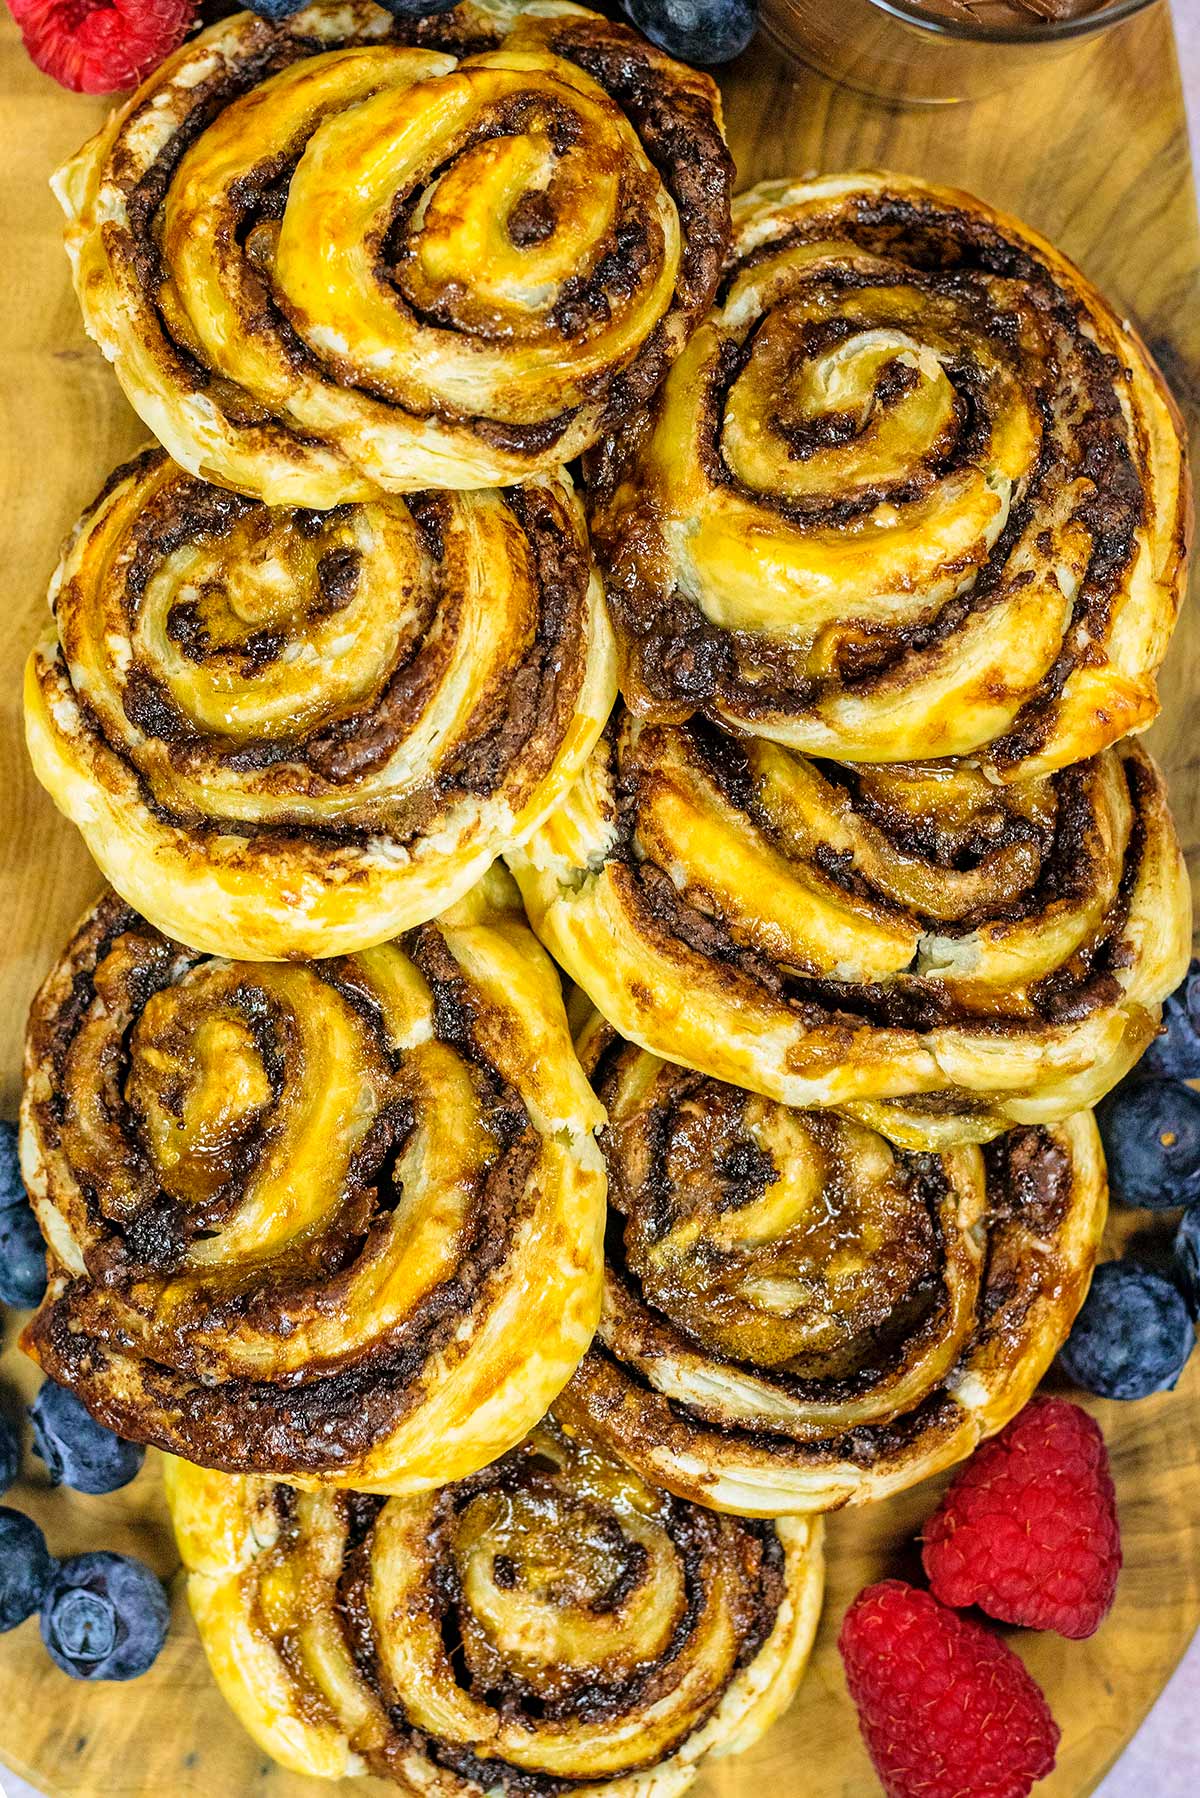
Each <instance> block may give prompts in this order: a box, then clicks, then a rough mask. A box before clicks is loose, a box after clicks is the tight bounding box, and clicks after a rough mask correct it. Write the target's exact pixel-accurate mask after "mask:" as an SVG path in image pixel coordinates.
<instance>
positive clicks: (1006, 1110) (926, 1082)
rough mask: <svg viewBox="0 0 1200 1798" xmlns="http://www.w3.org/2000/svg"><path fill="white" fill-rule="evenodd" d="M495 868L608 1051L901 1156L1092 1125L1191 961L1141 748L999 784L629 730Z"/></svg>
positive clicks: (961, 773) (1162, 805)
mask: <svg viewBox="0 0 1200 1798" xmlns="http://www.w3.org/2000/svg"><path fill="white" fill-rule="evenodd" d="M509 860H510V866H511V867H512V869H513V871H514V873H515V874H516V877H517V881H518V884H519V885H520V887H521V891H522V896H523V898H524V900H525V905H526V909H527V911H528V914H529V918H530V921H531V923H532V924H533V927H534V929H535V930H536V931H537V933H538V935H539V936H540V937H541V939H542V941H543V942H544V943H545V944H546V945H547V947H548V948H549V949H550V951H551V953H552V954H553V955H554V957H555V959H556V960H557V961H558V962H559V963H560V964H561V965H562V967H564V968H565V969H566V971H567V973H568V974H569V975H570V976H571V978H572V979H573V980H575V981H577V982H578V984H579V985H580V986H581V987H582V988H583V990H584V992H585V993H586V994H587V995H588V997H589V998H590V999H591V1001H592V1003H593V1004H594V1005H595V1006H596V1007H597V1008H598V1010H599V1011H600V1012H601V1013H602V1014H603V1015H604V1017H606V1018H607V1019H608V1020H609V1022H610V1023H611V1024H613V1025H614V1026H615V1028H617V1029H618V1030H619V1031H620V1032H621V1034H622V1035H623V1036H625V1037H627V1038H629V1039H630V1040H631V1041H633V1042H636V1043H639V1044H641V1046H642V1047H644V1048H646V1049H649V1050H650V1051H651V1052H652V1053H654V1054H656V1055H661V1056H663V1057H664V1058H666V1059H668V1060H671V1061H678V1062H682V1063H684V1064H685V1065H687V1066H689V1067H694V1068H697V1069H699V1071H700V1072H702V1073H706V1074H711V1075H712V1076H713V1077H714V1078H716V1079H720V1080H726V1081H729V1082H730V1083H731V1084H733V1085H738V1086H745V1087H749V1088H750V1089H751V1090H752V1091H755V1092H759V1093H763V1094H765V1095H766V1096H767V1097H770V1098H774V1099H778V1100H780V1101H781V1102H782V1103H784V1104H786V1105H794V1106H801V1107H814V1106H815V1107H823V1106H834V1107H837V1108H839V1109H841V1110H843V1111H848V1112H850V1113H852V1114H854V1115H856V1116H858V1117H859V1118H860V1119H861V1120H862V1121H863V1122H866V1123H869V1124H871V1125H872V1126H873V1127H874V1128H876V1129H879V1130H882V1131H883V1132H884V1133H885V1134H886V1135H889V1136H892V1137H893V1138H895V1139H896V1140H898V1141H900V1142H904V1143H907V1144H909V1145H910V1146H916V1147H921V1146H933V1147H939V1146H942V1145H944V1144H947V1143H952V1142H960V1141H965V1140H975V1141H983V1140H986V1139H987V1138H988V1137H990V1136H994V1135H996V1134H997V1133H998V1132H999V1131H1001V1130H1003V1129H1006V1128H1007V1127H1008V1126H1009V1125H1011V1124H1034V1123H1045V1122H1053V1121H1056V1120H1058V1119H1061V1118H1065V1117H1068V1116H1069V1115H1070V1114H1071V1113H1072V1112H1075V1111H1078V1110H1080V1109H1081V1108H1083V1107H1086V1106H1089V1105H1092V1104H1094V1103H1095V1102H1096V1101H1097V1100H1098V1099H1099V1098H1100V1097H1101V1096H1102V1095H1103V1094H1104V1093H1105V1092H1107V1091H1108V1090H1109V1088H1110V1087H1112V1086H1113V1085H1115V1083H1116V1082H1117V1080H1118V1079H1120V1077H1121V1076H1122V1075H1123V1074H1124V1073H1125V1072H1126V1071H1127V1070H1128V1069H1129V1068H1130V1067H1131V1066H1132V1064H1133V1063H1134V1061H1136V1059H1137V1057H1138V1056H1139V1055H1140V1054H1141V1052H1142V1050H1143V1049H1144V1048H1145V1047H1146V1045H1147V1043H1148V1042H1149V1041H1150V1040H1151V1038H1152V1037H1153V1036H1154V1034H1155V1032H1156V1030H1157V1028H1158V1022H1159V1017H1160V1014H1161V1006H1162V1001H1163V999H1164V998H1165V997H1166V995H1167V994H1168V993H1169V992H1171V991H1173V989H1174V988H1175V986H1176V985H1177V984H1178V982H1179V981H1180V980H1181V979H1182V977H1183V974H1184V971H1185V969H1186V967H1187V963H1188V955H1189V952H1190V944H1191V898H1190V891H1189V887H1188V882H1187V877H1186V871H1185V868H1184V863H1183V857H1182V853H1181V851H1180V847H1179V842H1178V839H1177V837H1176V835H1175V830H1174V826H1173V825H1172V822H1171V817H1170V813H1169V811H1168V809H1167V800H1166V793H1165V789H1164V786H1163V782H1162V778H1161V776H1160V774H1159V773H1158V771H1157V769H1156V768H1155V766H1154V764H1153V763H1152V762H1151V761H1150V759H1149V757H1148V756H1147V755H1146V754H1145V753H1144V751H1142V750H1141V749H1139V748H1138V747H1137V746H1136V744H1134V743H1132V742H1127V743H1123V744H1121V745H1120V746H1119V747H1117V748H1114V749H1109V750H1106V751H1104V753H1103V754H1101V755H1099V756H1097V757H1095V758H1093V759H1092V760H1091V761H1089V762H1084V763H1081V764H1080V765H1079V766H1077V767H1073V768H1067V769H1062V770H1060V771H1058V772H1056V773H1053V774H1047V775H1038V776H1029V777H1026V779H1024V780H1022V781H1013V782H1009V783H1007V784H1003V785H1001V784H997V783H995V782H994V781H992V780H990V779H988V778H987V776H986V775H985V774H984V773H983V772H982V771H981V770H979V769H978V768H973V767H970V766H969V765H967V764H965V763H955V762H949V763H937V764H929V763H923V764H909V765H906V766H897V767H889V768H865V767H850V766H847V765H844V764H834V763H826V762H816V761H812V760H810V759H808V758H807V757H804V756H801V755H798V754H796V753H795V752H794V751H790V750H787V749H784V748H783V747H781V746H780V745H779V744H775V743H771V742H767V741H765V740H764V739H761V738H748V739H743V740H738V739H736V738H734V737H733V736H731V735H728V734H726V733H725V732H723V731H720V730H718V729H717V728H716V727H714V726H711V725H709V724H707V723H705V722H703V721H700V720H693V721H692V722H691V723H690V724H688V725H682V726H680V725H651V724H646V723H643V722H639V721H638V720H636V719H634V718H632V717H631V716H630V715H629V714H628V713H627V712H620V711H619V712H618V713H617V714H615V715H614V718H613V720H612V723H611V724H610V726H609V729H608V730H607V732H606V733H605V735H604V736H603V737H602V738H601V739H600V742H599V743H598V744H597V747H596V749H595V751H594V752H593V755H592V758H591V760H590V762H589V764H588V767H587V769H586V771H585V773H584V775H583V777H582V778H581V780H580V781H579V782H578V783H577V784H576V786H575V788H574V789H573V791H572V793H571V795H570V797H569V798H568V799H567V801H566V802H565V803H564V804H563V806H562V807H561V808H560V809H559V810H558V811H557V812H556V813H555V814H554V816H553V817H551V818H550V819H549V820H548V821H547V823H546V824H545V825H544V826H543V827H542V828H541V829H540V830H539V831H537V832H535V833H534V835H533V836H532V838H531V839H530V840H529V842H528V843H527V845H526V846H525V848H524V849H522V850H519V851H516V852H514V853H513V854H512V856H511V857H510V858H509Z"/></svg>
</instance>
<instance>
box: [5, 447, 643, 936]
mask: <svg viewBox="0 0 1200 1798" xmlns="http://www.w3.org/2000/svg"><path fill="white" fill-rule="evenodd" d="M51 602H52V605H53V608H54V622H53V625H52V628H51V631H50V633H49V635H48V636H47V637H46V638H45V639H44V641H43V642H42V643H41V644H40V645H39V646H38V648H37V649H36V650H35V651H34V653H33V654H32V656H31V657H30V661H29V666H28V670H27V673H26V686H25V695H26V698H25V716H26V735H27V738H28V743H29V750H30V754H31V756H32V758H33V765H34V769H35V771H36V772H37V775H38V777H39V779H40V780H41V781H42V783H43V785H44V786H46V787H47V788H48V789H49V791H50V793H51V795H52V796H53V798H54V800H55V803H56V804H57V805H58V806H59V808H60V810H62V811H64V812H65V813H66V815H67V816H68V817H69V818H70V819H71V820H72V822H73V823H75V824H76V825H78V827H79V829H80V830H81V831H82V833H83V836H84V839H85V841H86V842H87V845H88V848H89V849H90V850H91V852H92V854H93V856H94V857H95V859H96V861H97V862H98V863H99V864H100V867H101V869H102V871H103V872H104V874H105V875H106V876H107V877H108V879H109V880H111V882H112V884H113V885H114V886H115V887H116V888H117V890H118V892H120V893H121V894H122V896H123V897H124V898H126V899H127V900H128V901H129V902H130V904H131V905H134V906H136V907H137V909H138V910H139V911H140V912H142V913H143V914H144V915H145V916H146V917H147V918H149V919H150V920H151V922H152V923H154V924H156V925H157V926H158V927H159V928H160V929H162V930H164V931H166V932H167V933H168V934H170V935H171V936H175V937H178V938H179V939H180V940H181V941H183V942H186V943H189V944H191V945H192V946H194V947H196V948H201V949H207V950H210V951H211V952H212V953H214V954H221V955H232V956H236V957H239V958H240V959H243V960H260V959H261V960H275V959H283V958H285V957H290V956H325V955H335V954H339V953H342V952H345V951H349V950H355V949H359V948H362V947H364V946H365V945H368V944H371V943H379V942H384V941H387V940H388V939H389V938H391V937H393V936H395V935H396V933H397V932H398V931H400V930H403V929H408V928H409V927H410V926H412V925H416V924H421V923H424V922H425V920H426V919H428V918H431V917H433V916H434V914H435V913H436V912H438V911H440V910H442V909H443V908H444V907H445V906H446V905H447V904H449V903H450V901H451V900H453V899H454V898H456V897H457V896H458V895H459V894H460V893H462V892H464V891H465V890H466V889H467V888H468V887H469V886H470V885H471V883H472V882H473V881H475V880H477V879H478V878H479V876H480V875H481V874H482V873H483V872H484V870H485V869H486V868H487V867H488V866H489V865H490V863H491V862H492V861H493V859H494V858H495V857H496V855H498V854H499V852H500V850H501V849H503V848H507V847H508V846H510V845H511V844H512V843H513V842H515V841H519V840H520V839H521V838H522V837H523V836H525V835H526V834H527V833H528V832H529V831H530V830H531V829H533V828H534V826H535V825H536V824H537V823H538V822H539V821H540V819H541V818H542V817H544V816H545V814H546V813H547V812H549V811H550V810H551V809H552V808H553V806H554V805H556V804H557V803H558V801H559V800H560V799H561V797H562V795H563V794H564V793H565V792H566V791H567V789H568V788H569V786H570V784H571V782H572V780H573V779H574V778H575V776H576V775H577V774H578V773H579V771H580V769H581V768H582V766H583V764H584V761H585V758H586V756H587V754H588V751H589V749H590V748H591V746H592V744H593V743H594V742H595V740H596V738H597V736H598V734H599V732H600V730H601V729H602V727H603V724H604V721H605V719H606V718H607V717H608V714H609V711H610V709H611V706H612V701H613V696H614V693H615V690H616V689H615V659H614V655H613V649H612V634H611V629H610V626H609V623H608V619H607V615H606V612H605V607H604V600H603V594H602V592H601V588H600V582H599V579H598V577H597V576H596V574H595V572H594V570H593V569H592V566H591V560H590V556H589V553H588V547H587V534H586V530H585V527H584V523H583V518H582V513H581V510H580V507H579V504H578V502H577V500H576V498H575V496H574V494H573V493H572V491H571V487H570V483H569V481H568V479H567V477H566V476H565V475H563V476H561V477H559V478H558V479H556V480H554V481H548V482H534V483H530V484H529V485H528V486H525V487H522V488H519V489H513V490H511V491H509V492H507V493H499V492H496V491H494V490H493V491H485V492H473V493H457V494H456V493H421V494H411V495H409V496H408V497H407V498H404V499H402V498H400V497H398V496H386V495H381V496H379V497H378V498H376V499H375V500H368V501H363V502H361V503H358V504H354V505H347V506H339V507H336V508H334V509H333V510H332V511H329V512H324V513H321V512H312V511H302V510H297V509H294V508H288V507H278V508H272V507H268V506H264V505H263V504H261V502H259V501H256V500H249V499H245V498H242V497H240V496H239V495H236V494H231V493H228V492H226V491H224V490H223V489H221V488H217V487H211V486H208V485H206V484H205V483H204V482H202V481H197V480H196V479H195V478H194V477H193V476H191V475H188V474H185V473H184V472H183V470H182V469H180V468H179V467H177V466H176V464H175V463H173V462H171V461H170V460H169V458H168V457H167V456H166V455H165V454H164V453H163V452H162V451H160V450H159V451H148V452H147V453H146V454H145V455H143V456H142V457H140V458H139V459H138V460H136V461H134V462H131V463H129V464H128V465H127V466H125V467H124V468H120V469H118V470H117V471H116V473H115V474H114V475H113V476H112V478H111V479H110V481H109V483H108V485H107V487H106V488H105V489H104V491H103V492H102V493H101V495H100V497H99V499H98V500H97V501H96V503H95V505H94V506H93V507H92V508H91V510H90V511H88V512H87V513H86V514H85V515H84V517H83V519H82V520H81V522H80V524H79V525H78V527H77V528H76V530H75V533H74V535H73V537H72V538H71V539H70V541H69V542H68V544H67V547H66V549H65V551H64V554H63V559H62V562H61V564H60V566H59V569H58V572H57V574H56V575H55V577H54V581H53V583H52V586H51Z"/></svg>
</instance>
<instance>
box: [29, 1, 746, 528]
mask: <svg viewBox="0 0 1200 1798" xmlns="http://www.w3.org/2000/svg"><path fill="white" fill-rule="evenodd" d="M731 175H732V164H731V162H730V160H729V155H728V152H727V150H726V148H725V143H724V138H723V136H722V131H721V111H720V100H719V96H718V94H717V90H716V87H715V85H714V84H713V82H712V81H711V80H710V79H709V78H708V76H706V75H701V74H696V73H695V72H693V71H692V70H690V69H685V68H684V67H682V65H680V64H678V63H675V62H673V61H672V60H671V59H670V58H669V57H667V56H664V55H663V54H662V53H661V52H660V51H658V50H655V49H654V48H653V47H652V46H650V45H649V44H647V43H646V42H645V41H644V40H643V39H642V38H640V37H639V36H638V35H637V33H636V32H633V31H631V30H630V29H629V28H628V27H627V26H625V25H622V24H618V23H613V22H611V21H609V20H607V19H602V18H600V17H598V16H597V15H596V14H594V13H589V12H586V11H584V10H583V9H581V8H579V7H576V6H572V5H569V4H566V0H534V4H532V5H530V6H528V7H525V8H522V7H521V6H519V5H517V4H515V3H514V0H464V4H462V5H459V6H456V7H454V8H453V9H452V10H451V11H450V12H446V13H439V14H437V15H434V16H430V17H427V18H421V19H402V18H396V17H394V16H393V15H392V14H390V13H388V12H386V11H385V10H384V9H383V8H381V7H378V6H375V5H372V4H370V0H347V3H346V4H343V5H332V4H331V5H313V6H309V7H306V8H305V9H304V10H302V11H301V12H298V13H295V14H293V15H292V16H291V17H290V18H288V19H285V20H282V21H281V22H279V23H277V24H271V23H270V22H269V21H268V20H265V19H262V18H258V17H256V16H255V15H254V14H252V13H239V14H237V15H235V16H234V17H233V18H229V19H223V20H221V21H220V22H219V23H218V24H216V25H213V26H211V27H210V28H209V29H208V30H207V31H204V32H202V33H201V34H200V35H199V36H198V37H197V38H194V39H192V40H191V41H190V42H188V43H186V44H184V45H183V46H182V48H181V49H179V50H178V51H176V52H175V54H174V55H173V56H171V57H169V58H168V59H167V61H166V62H165V63H164V64H163V65H162V67H161V68H159V69H158V70H156V71H155V73H154V74H153V75H151V76H150V77H149V78H148V80H147V81H146V82H145V83H144V84H143V86H142V87H141V89H140V90H139V91H138V93H137V94H135V95H134V97H133V99H132V100H130V101H129V102H128V103H127V104H126V105H125V106H124V107H122V108H121V109H120V110H118V111H117V112H116V113H115V114H114V115H113V117H112V119H111V120H110V121H109V123H108V124H107V125H106V126H105V127H104V129H103V130H102V131H100V132H99V133H98V134H97V136H96V137H94V138H93V139H92V140H91V142H90V143H88V144H86V145H85V146H84V148H83V149H82V150H81V151H80V152H79V154H78V155H77V156H75V157H74V158H73V159H72V160H71V161H70V162H68V163H67V164H66V165H65V166H64V167H63V168H62V169H61V170H60V171H59V173H58V175H57V176H56V178H55V184H54V185H55V191H56V193H57V194H58V197H59V199H60V201H61V203H62V206H63V209H64V211H65V212H66V214H67V218H68V227H67V248H68V252H69V254H70V257H71V261H72V264H73V267H74V271H75V283H76V289H77V291H78V294H79V298H80V303H81V305H82V308H83V314H84V321H85V323H86V325H87V328H88V330H89V332H90V333H91V335H92V336H93V337H94V338H95V340H96V342H97V343H98V344H99V345H100V348H101V349H102V350H103V351H104V354H105V355H106V356H107V357H108V358H109V360H110V361H111V362H112V363H113V364H114V366H115V369H116V372H117V376H118V378H119V379H120V381H121V384H122V386H123V387H124V389H125V392H126V394H127V395H128V397H129V399H130V402H131V403H132V405H133V406H134V408H135V410H137V411H138V413H139V414H140V415H141V417H142V418H143V419H144V420H145V422H146V423H147V424H148V425H149V426H150V428H151V429H152V430H153V432H154V434H155V436H156V437H157V438H158V439H159V441H160V442H161V443H163V444H164V445H165V446H166V448H167V449H168V450H169V451H170V452H171V454H172V455H173V456H174V457H175V459H176V460H177V461H178V462H180V463H181V464H182V465H183V466H184V467H186V468H188V469H189V470H191V472H192V473H194V474H197V475H200V476H203V477H204V478H205V479H208V480H212V481H216V482H218V483H220V484H221V485H224V486H228V487H232V488H235V489H237V490H238V491H241V492H245V493H251V494H254V495H256V496H257V497H259V498H262V499H265V500H267V501H268V502H270V503H272V504H299V505H307V506H321V507H324V506H330V505H335V504H339V503H341V502H343V501H348V500H356V499H363V498H366V497H369V496H370V494H371V493H372V492H373V491H375V490H377V489H379V488H384V489H386V490H388V491H391V492H408V491H411V490H414V489H418V488H423V487H440V488H446V487H458V488H469V487H487V486H493V485H497V486H498V485H506V484H508V483H510V482H513V481H522V480H527V479H529V478H530V477H531V476H533V475H537V474H539V473H551V472H553V471H554V470H555V469H557V468H558V467H559V466H560V465H561V464H563V463H566V462H567V461H569V460H570V459H571V458H572V457H574V456H576V455H578V454H579V453H580V452H581V451H582V450H584V449H585V448H587V446H588V445H589V444H591V443H592V442H594V441H595V439H596V438H597V437H598V436H599V435H600V433H601V432H602V431H605V430H611V429H612V428H614V427H615V426H616V425H617V424H618V423H619V422H620V421H621V419H623V418H624V417H625V416H626V415H627V414H628V413H629V412H631V411H632V410H633V409H635V408H636V407H638V406H641V405H643V404H644V403H645V401H646V400H647V399H648V398H649V396H650V394H651V393H652V392H653V390H654V388H655V387H656V386H657V385H658V383H659V381H660V380H661V379H662V376H663V374H664V373H665V371H666V369H667V367H668V366H669V365H670V363H671V361H672V360H673V359H674V357H675V356H676V355H678V353H679V351H680V350H681V349H682V347H683V344H684V342H685V341H686V339H687V336H688V334H689V332H690V331H691V329H692V328H693V327H694V326H695V324H696V323H697V321H698V320H699V319H700V318H701V317H703V315H704V312H705V310H706V309H707V307H708V304H709V302H710V300H711V298H712V295H713V292H714V290H715V288H716V283H717V279H718V275H719V272H720V265H721V260H722V257H723V254H724V251H725V248H726V246H727V244H728V241H729V194H730V186H731Z"/></svg>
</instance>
